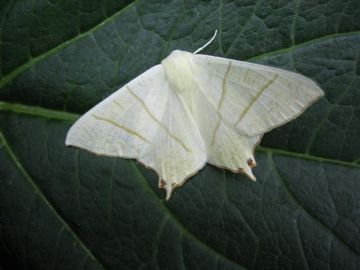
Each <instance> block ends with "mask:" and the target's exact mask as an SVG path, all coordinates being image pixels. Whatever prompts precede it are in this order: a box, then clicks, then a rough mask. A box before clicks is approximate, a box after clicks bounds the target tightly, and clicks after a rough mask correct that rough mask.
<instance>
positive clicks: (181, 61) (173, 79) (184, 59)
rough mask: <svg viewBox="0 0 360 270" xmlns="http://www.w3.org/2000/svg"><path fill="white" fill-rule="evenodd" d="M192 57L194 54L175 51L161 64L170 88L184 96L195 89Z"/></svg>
mask: <svg viewBox="0 0 360 270" xmlns="http://www.w3.org/2000/svg"><path fill="white" fill-rule="evenodd" d="M192 57H193V54H192V53H189V52H184V51H173V52H172V53H171V54H170V55H169V56H168V57H166V58H165V59H164V60H163V61H162V62H161V64H162V65H163V67H164V70H165V76H166V78H167V80H168V81H169V83H170V86H171V87H172V88H174V90H176V91H179V92H181V93H183V94H184V92H187V91H190V90H191V89H193V83H194V80H193V76H194V70H193V66H192V63H191V60H192Z"/></svg>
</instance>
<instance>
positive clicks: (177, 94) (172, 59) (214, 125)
mask: <svg viewBox="0 0 360 270" xmlns="http://www.w3.org/2000/svg"><path fill="white" fill-rule="evenodd" d="M215 35H216V33H215ZM215 35H214V37H213V38H212V39H211V40H210V41H209V42H208V43H207V44H205V45H204V46H203V47H201V48H200V49H198V50H197V51H196V52H195V53H189V52H185V51H178V50H176V51H173V52H172V53H171V54H170V55H169V56H168V57H166V58H165V59H164V60H163V61H162V62H161V64H159V65H156V66H154V67H152V68H150V69H149V70H147V71H146V72H144V73H143V74H141V75H139V76H138V77H136V78H135V79H133V80H132V81H130V82H129V83H127V84H126V85H124V86H123V87H122V88H120V89H119V90H117V91H116V92H115V93H113V94H112V95H111V96H109V97H108V98H106V99H105V100H103V101H102V102H100V103H99V104H98V105H96V106H95V107H94V108H92V109H91V110H90V111H88V112H87V113H86V114H84V115H83V116H82V117H81V118H80V119H79V120H78V121H77V122H76V123H75V124H74V125H73V126H72V127H71V129H70V130H69V132H68V134H67V137H66V145H73V146H76V147H79V148H83V149H86V150H88V151H90V152H93V153H95V154H99V155H106V156H114V157H122V158H130V159H137V160H138V161H139V162H141V163H142V164H144V165H145V166H147V167H150V168H152V169H154V170H155V171H156V172H157V173H158V175H159V187H160V188H164V189H165V190H166V199H167V200H168V199H169V198H170V197H171V194H172V192H173V190H174V189H175V188H176V187H179V186H181V185H182V184H184V182H185V181H186V179H188V178H189V177H190V176H192V175H194V174H195V173H196V172H198V171H199V170H200V169H201V168H203V167H204V165H205V164H206V163H210V164H212V165H214V166H216V167H220V168H224V169H228V170H230V171H232V172H243V173H245V174H246V175H247V176H248V177H249V178H250V179H252V180H255V176H254V174H253V173H252V170H251V169H252V167H254V166H255V165H256V162H255V159H254V148H255V147H256V145H257V144H258V143H259V141H260V139H261V137H262V135H263V134H264V133H265V132H267V131H269V130H271V129H273V128H275V127H278V126H280V125H282V124H284V123H286V122H288V121H290V120H292V119H294V118H295V117H297V116H298V115H300V114H301V113H302V112H303V111H304V110H305V109H306V108H307V107H308V106H309V105H310V104H312V103H313V102H314V101H316V100H317V99H318V98H320V97H321V96H323V95H324V93H323V91H322V90H321V89H320V88H319V87H318V86H317V85H316V84H315V83H314V82H313V81H312V80H310V79H308V78H306V77H304V76H302V75H300V74H297V73H294V72H289V71H286V70H282V69H278V68H274V67H269V66H264V65H258V64H253V63H248V62H242V61H237V60H231V59H226V58H221V57H214V56H209V55H201V54H197V53H198V52H199V51H200V50H202V49H203V48H204V47H205V46H207V45H208V44H209V43H210V42H211V41H212V40H213V39H214V38H215Z"/></svg>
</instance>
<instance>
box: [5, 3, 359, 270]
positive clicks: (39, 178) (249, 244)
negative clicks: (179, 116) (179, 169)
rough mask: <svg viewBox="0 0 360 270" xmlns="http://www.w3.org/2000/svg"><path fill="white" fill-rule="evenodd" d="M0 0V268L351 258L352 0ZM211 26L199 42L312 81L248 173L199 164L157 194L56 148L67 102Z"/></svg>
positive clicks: (186, 44)
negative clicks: (298, 110)
mask: <svg viewBox="0 0 360 270" xmlns="http://www.w3.org/2000/svg"><path fill="white" fill-rule="evenodd" d="M318 2H319V3H318ZM0 14H1V16H0V18H1V19H0V34H1V35H0V37H1V39H0V261H1V262H0V267H2V268H3V269H13V268H17V269H137V268H145V269H359V268H360V256H359V254H360V233H359V231H360V191H359V190H360V181H359V180H360V154H359V153H360V141H359V140H360V105H359V104H360V47H359V45H358V44H360V21H359V20H358V17H359V14H360V4H359V1H357V0H349V1H346V2H345V1H336V0H327V1H300V0H294V1H255V0H248V1H230V0H229V1H226V0H213V1H200V0H199V1H180V0H179V1H178V0H174V1H156V0H151V1H133V2H132V1H120V2H119V1H111V0H108V1H102V2H98V1H88V4H87V5H86V6H85V4H83V5H81V4H79V3H78V2H76V1H75V2H72V1H35V2H34V4H33V5H30V4H29V3H28V1H23V0H20V1H2V2H1V4H0ZM215 29H218V30H219V35H218V37H217V39H216V40H215V41H214V42H213V43H212V44H211V45H210V46H209V47H208V48H207V49H206V51H205V52H204V53H206V54H210V55H218V56H221V57H227V58H232V59H238V60H247V61H252V62H257V63H262V64H268V65H272V66H277V67H281V68H284V69H288V70H292V71H296V72H299V73H301V74H303V75H305V76H308V77H309V78H312V79H313V80H315V81H316V82H317V83H318V84H319V85H320V86H321V88H322V89H323V90H324V91H325V92H326V96H325V97H324V98H322V99H321V100H319V101H318V102H316V103H315V104H314V105H313V106H311V107H310V108H309V109H308V110H307V111H306V112H305V113H304V114H303V115H301V116H300V117H299V118H297V119H296V120H294V121H292V122H290V123H288V124H287V125H285V126H282V127H280V128H277V129H275V130H273V131H271V132H270V133H267V134H266V135H265V136H264V138H263V141H262V144H261V146H259V147H258V149H257V151H256V159H257V163H258V166H257V167H256V168H255V170H254V173H255V175H256V176H257V182H255V183H254V182H252V181H249V180H248V179H247V178H246V177H245V176H243V175H241V174H233V173H230V172H227V171H223V170H220V169H216V168H214V167H212V166H206V167H205V168H204V169H203V170H202V171H200V172H199V173H198V174H197V175H196V176H194V177H192V178H191V179H190V180H189V181H188V182H187V184H185V185H184V186H183V187H182V188H180V189H178V190H177V191H176V192H175V194H174V195H173V198H172V199H171V200H170V201H169V202H165V201H164V200H163V198H164V194H163V193H162V191H161V190H159V189H158V188H157V181H158V179H157V176H156V175H155V173H154V172H152V171H150V170H147V169H146V168H144V167H143V166H142V165H140V164H137V163H136V162H134V161H131V160H125V159H120V158H108V157H100V156H96V155H93V154H90V153H88V152H86V151H82V150H78V149H74V148H68V147H65V145H64V141H65V136H66V132H67V130H68V129H69V127H70V126H71V124H72V123H73V122H74V121H75V120H76V119H77V118H78V117H79V116H80V115H81V114H83V113H84V112H86V111H87V110H88V109H90V108H91V107H92V106H94V105H95V104H97V103H98V102H99V101H101V100H102V99H104V98H105V97H106V96H108V95H109V94H111V93H112V92H114V91H115V90H117V89H118V88H120V87H121V86H122V85H123V84H125V83H126V82H128V81H129V80H131V79H132V78H134V77H135V76H137V75H139V74H140V73H142V72H143V71H145V70H146V69H148V68H150V67H151V66H153V65H155V64H158V63H159V62H160V61H161V60H162V59H163V58H164V57H166V56H167V55H168V54H169V53H170V52H171V51H172V50H174V49H181V50H186V51H195V50H196V49H197V48H198V47H200V46H201V45H203V44H204V43H205V42H206V40H208V39H209V37H211V36H212V34H213V32H214V30H215Z"/></svg>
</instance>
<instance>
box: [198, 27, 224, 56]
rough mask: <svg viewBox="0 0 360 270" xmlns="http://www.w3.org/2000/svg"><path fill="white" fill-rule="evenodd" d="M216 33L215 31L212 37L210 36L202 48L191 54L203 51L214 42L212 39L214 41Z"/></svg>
mask: <svg viewBox="0 0 360 270" xmlns="http://www.w3.org/2000/svg"><path fill="white" fill-rule="evenodd" d="M217 32H218V30H217V29H216V30H215V33H214V35H213V36H212V38H211V39H210V40H209V41H208V42H206V43H205V44H204V45H203V46H202V47H200V48H199V49H197V50H196V51H195V52H193V54H197V53H198V52H201V51H202V50H203V49H205V48H206V47H207V46H209V44H210V43H211V42H213V41H214V39H215V37H216V35H217Z"/></svg>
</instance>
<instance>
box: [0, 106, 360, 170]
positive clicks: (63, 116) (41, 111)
mask: <svg viewBox="0 0 360 270" xmlns="http://www.w3.org/2000/svg"><path fill="white" fill-rule="evenodd" d="M0 112H11V113H18V114H24V115H29V116H35V117H41V118H46V119H54V120H59V121H63V122H68V123H73V122H75V121H76V120H77V119H78V118H79V117H80V116H81V115H80V114H75V113H69V112H63V111H57V110H52V109H45V108H42V107H37V106H29V105H23V104H16V103H9V102H2V101H0ZM256 150H257V151H260V152H271V153H272V154H277V155H283V156H289V157H294V158H299V159H304V160H312V161H316V162H322V163H329V164H334V165H340V166H348V167H351V168H357V169H360V164H357V162H356V161H354V162H350V161H343V160H336V159H331V158H325V157H319V156H314V155H310V154H308V153H299V152H292V151H287V150H281V149H275V148H270V147H264V146H257V147H256Z"/></svg>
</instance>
